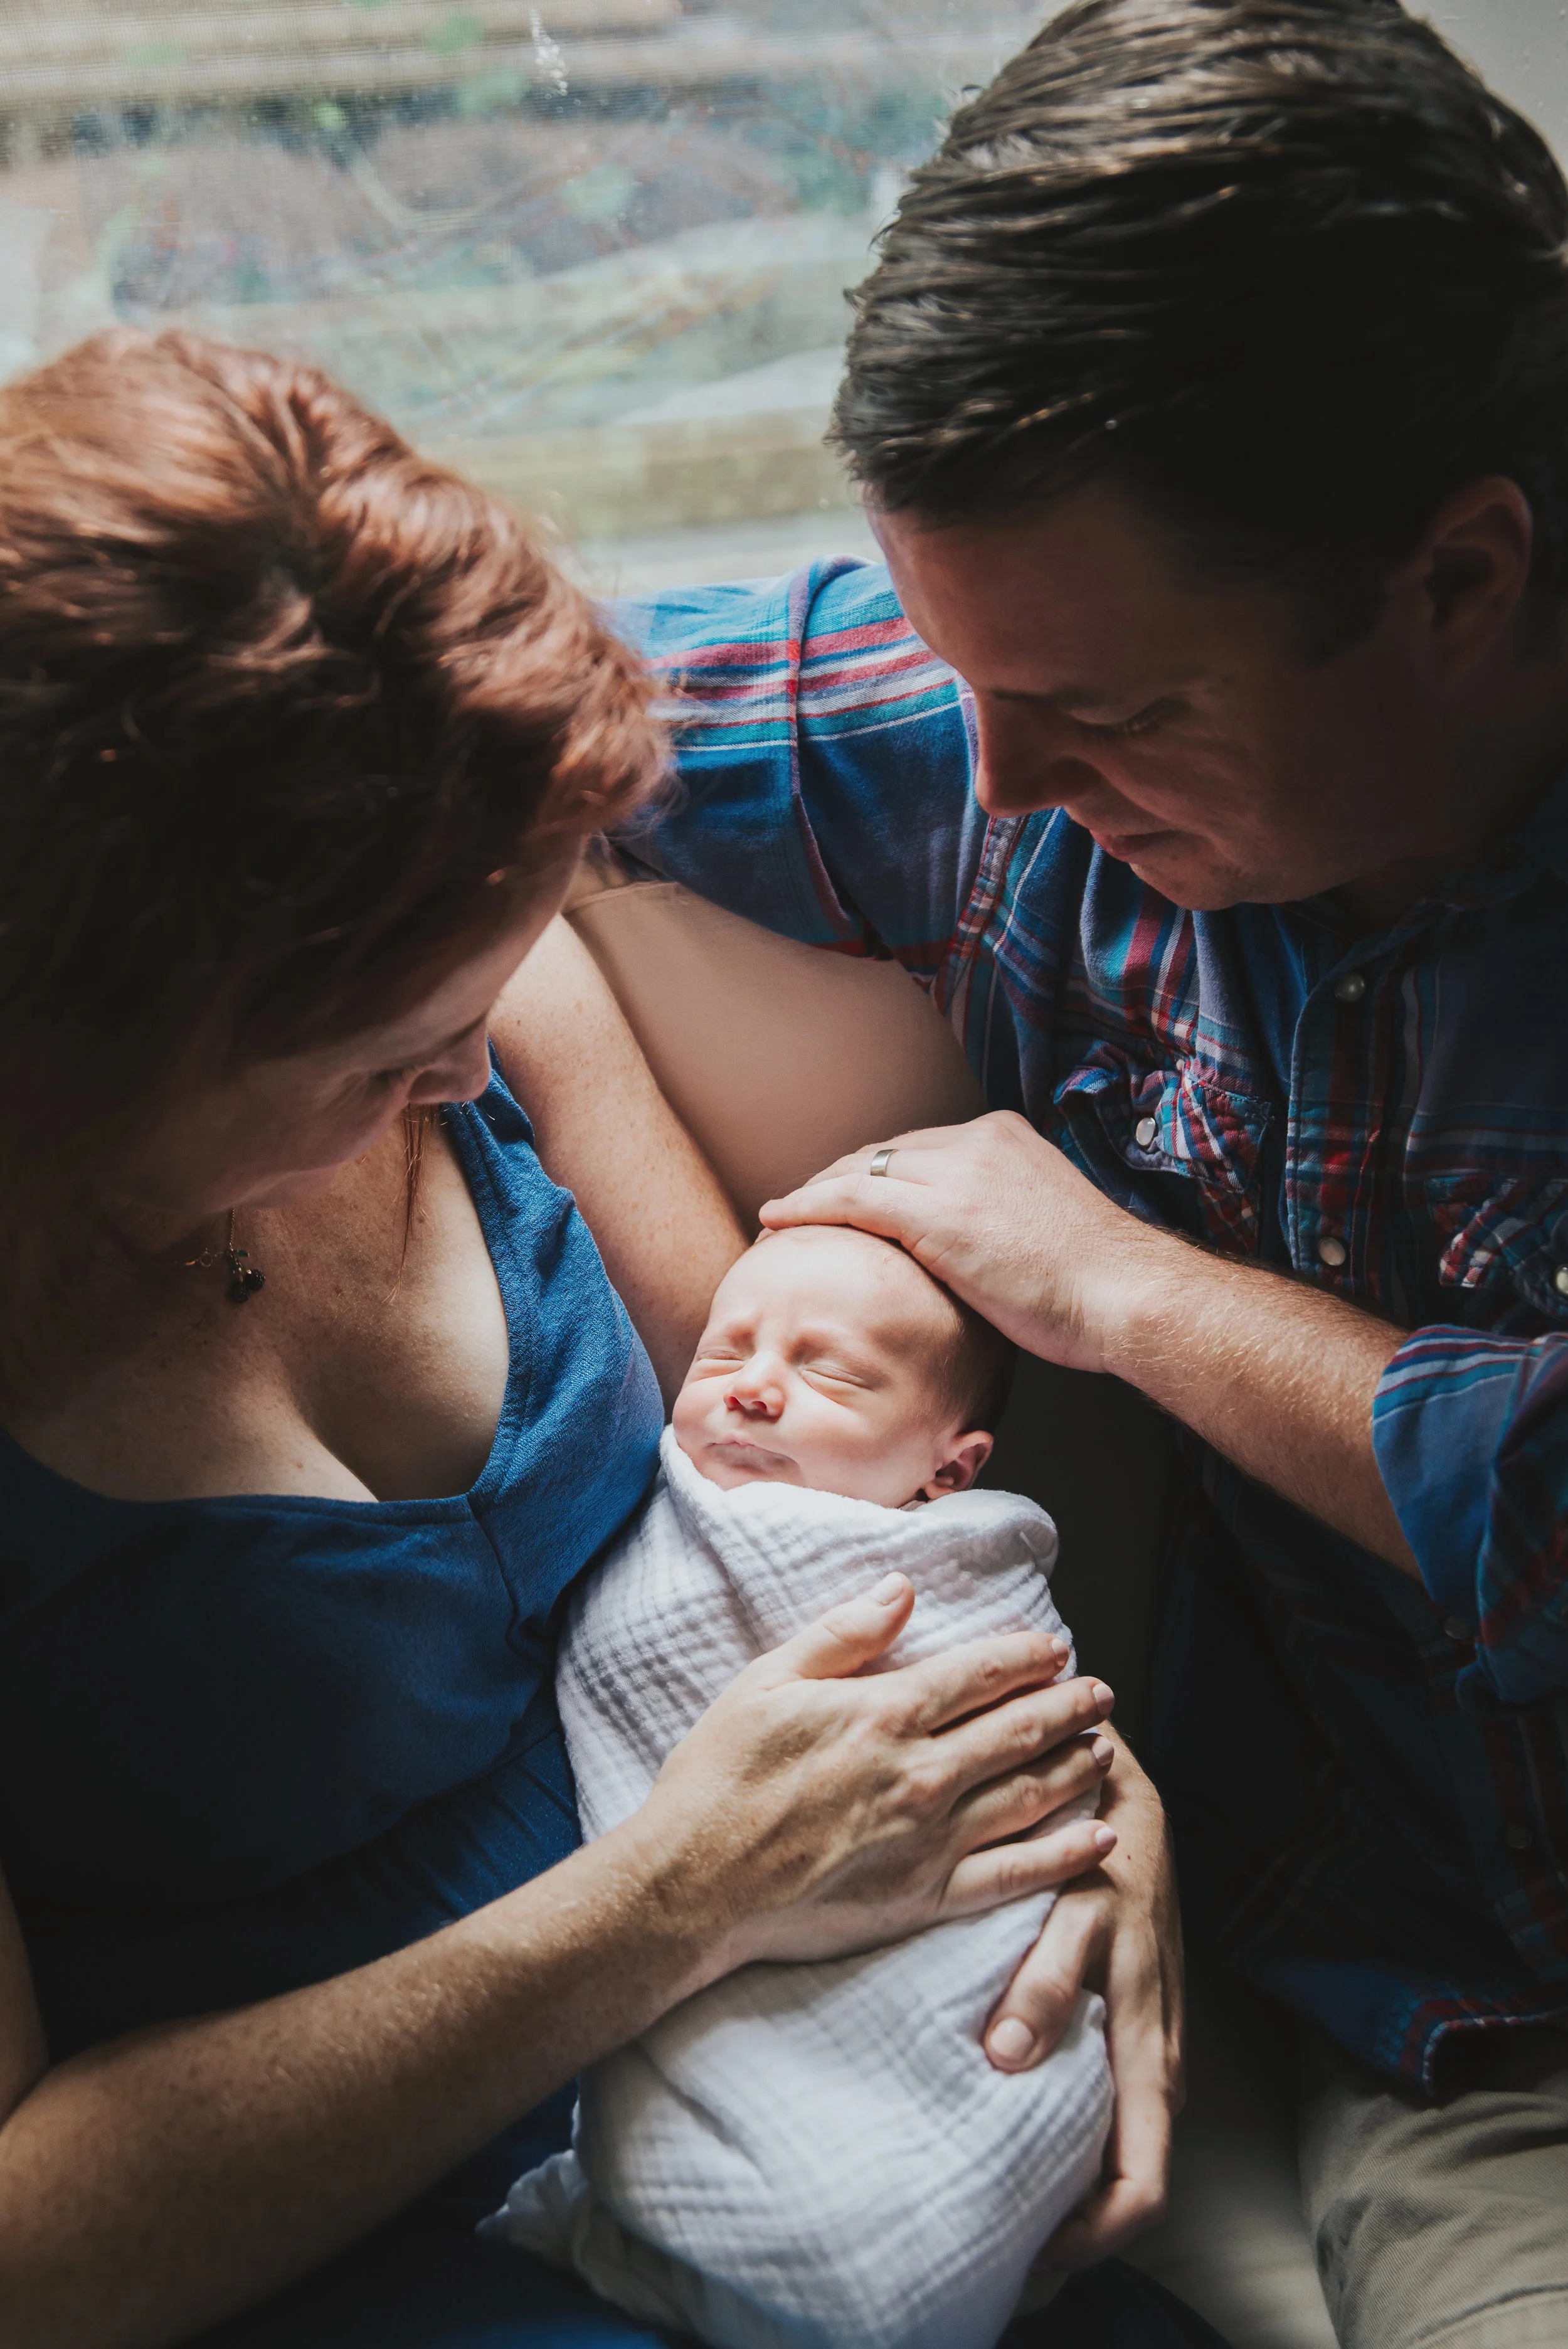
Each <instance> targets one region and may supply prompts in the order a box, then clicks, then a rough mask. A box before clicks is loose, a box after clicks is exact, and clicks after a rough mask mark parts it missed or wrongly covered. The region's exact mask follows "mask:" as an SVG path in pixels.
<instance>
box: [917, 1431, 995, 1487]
mask: <svg viewBox="0 0 1568 2349" xmlns="http://www.w3.org/2000/svg"><path fill="white" fill-rule="evenodd" d="M992 1441H993V1439H992V1438H991V1437H990V1436H989V1435H986V1434H985V1433H983V1432H982V1431H981V1430H979V1429H975V1432H974V1433H972V1434H969V1435H955V1436H954V1439H953V1442H952V1443H951V1444H949V1445H948V1447H947V1457H946V1459H945V1460H944V1462H943V1464H942V1465H941V1467H940V1468H939V1469H938V1470H937V1472H936V1474H935V1475H934V1477H933V1478H932V1479H931V1482H930V1483H929V1485H922V1486H921V1488H920V1489H921V1491H922V1492H923V1494H924V1495H925V1497H926V1499H927V1500H928V1501H939V1500H940V1499H941V1498H942V1495H943V1494H944V1493H966V1492H967V1491H968V1490H969V1487H970V1485H973V1483H974V1482H975V1477H976V1476H978V1475H979V1474H980V1471H981V1469H982V1468H984V1466H985V1463H986V1462H987V1460H989V1458H990V1457H991V1445H992Z"/></svg>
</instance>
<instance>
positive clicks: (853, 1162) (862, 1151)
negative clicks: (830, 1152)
mask: <svg viewBox="0 0 1568 2349" xmlns="http://www.w3.org/2000/svg"><path fill="white" fill-rule="evenodd" d="M973 1130H974V1129H973V1125H922V1126H917V1127H915V1129H914V1130H913V1132H912V1133H889V1134H884V1135H883V1136H882V1140H881V1141H880V1142H862V1143H858V1144H857V1146H856V1147H855V1148H854V1149H853V1150H846V1151H845V1152H844V1153H843V1155H842V1156H841V1157H839V1158H835V1159H834V1161H833V1163H832V1164H831V1165H830V1166H820V1167H819V1168H818V1170H817V1172H816V1173H815V1174H808V1175H807V1177H806V1181H805V1183H804V1184H802V1185H800V1188H801V1189H802V1190H804V1189H807V1188H809V1187H810V1185H811V1184H813V1183H827V1182H830V1181H831V1180H832V1179H833V1177H834V1176H835V1175H839V1174H865V1173H866V1172H867V1170H868V1169H869V1167H870V1165H871V1162H872V1159H873V1158H874V1157H875V1156H876V1154H877V1152H878V1151H879V1150H898V1151H913V1150H923V1151H934V1150H944V1151H946V1150H952V1149H953V1148H954V1147H955V1146H962V1145H963V1144H964V1143H965V1142H966V1141H967V1140H968V1138H969V1136H970V1135H971V1133H972V1132H973ZM899 1172H900V1174H901V1175H902V1176H903V1180H904V1181H906V1182H907V1181H910V1180H912V1179H913V1180H914V1181H919V1180H920V1179H921V1178H920V1176H919V1175H915V1176H913V1178H912V1177H911V1176H910V1175H909V1174H908V1173H907V1171H906V1169H904V1168H903V1167H901V1168H900V1170H899ZM876 1179H877V1180H878V1181H879V1182H880V1181H881V1180H882V1179H883V1178H882V1176H880V1175H879V1176H878V1177H877V1178H876ZM887 1179H888V1180H890V1181H891V1180H892V1167H891V1166H890V1167H889V1169H888V1174H887Z"/></svg>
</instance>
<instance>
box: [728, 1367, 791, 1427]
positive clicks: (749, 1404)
mask: <svg viewBox="0 0 1568 2349" xmlns="http://www.w3.org/2000/svg"><path fill="white" fill-rule="evenodd" d="M783 1402H784V1399H783V1396H782V1394H781V1393H780V1392H779V1387H778V1385H777V1383H776V1382H775V1381H773V1380H772V1379H767V1378H758V1377H756V1376H754V1375H753V1374H752V1373H751V1372H749V1371H741V1372H739V1373H738V1376H737V1377H735V1378H733V1379H732V1380H731V1381H730V1382H729V1392H728V1393H727V1395H726V1396H725V1398H724V1407H725V1409H726V1411H734V1412H738V1413H740V1414H741V1416H742V1417H743V1418H745V1419H777V1418H778V1416H779V1412H780V1411H781V1410H782V1409H783Z"/></svg>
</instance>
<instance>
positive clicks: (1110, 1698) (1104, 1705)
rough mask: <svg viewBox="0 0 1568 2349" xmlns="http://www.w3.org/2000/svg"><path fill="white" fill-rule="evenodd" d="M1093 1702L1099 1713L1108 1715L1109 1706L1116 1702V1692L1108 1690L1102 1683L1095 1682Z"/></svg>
mask: <svg viewBox="0 0 1568 2349" xmlns="http://www.w3.org/2000/svg"><path fill="white" fill-rule="evenodd" d="M1094 1701H1095V1702H1096V1704H1098V1705H1099V1709H1100V1711H1101V1713H1109V1711H1110V1709H1111V1706H1112V1705H1113V1704H1114V1703H1115V1702H1116V1692H1115V1690H1114V1689H1108V1688H1107V1686H1106V1684H1105V1682H1103V1681H1096V1682H1095V1684H1094Z"/></svg>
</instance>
